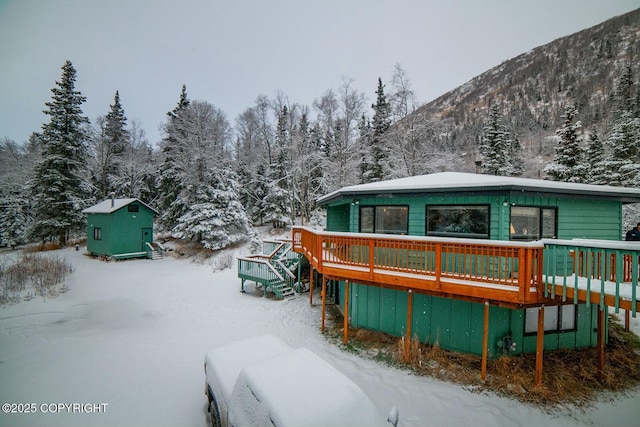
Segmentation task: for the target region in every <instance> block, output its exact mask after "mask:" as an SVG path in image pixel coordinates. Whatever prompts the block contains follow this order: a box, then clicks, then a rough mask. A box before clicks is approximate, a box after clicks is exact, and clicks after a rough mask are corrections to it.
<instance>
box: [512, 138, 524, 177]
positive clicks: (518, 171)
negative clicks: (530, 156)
mask: <svg viewBox="0 0 640 427" xmlns="http://www.w3.org/2000/svg"><path fill="white" fill-rule="evenodd" d="M509 142H510V143H509V169H508V171H509V176H521V175H522V174H523V173H524V157H523V156H522V144H520V139H519V138H518V135H516V134H513V138H511V139H510V140H509Z"/></svg>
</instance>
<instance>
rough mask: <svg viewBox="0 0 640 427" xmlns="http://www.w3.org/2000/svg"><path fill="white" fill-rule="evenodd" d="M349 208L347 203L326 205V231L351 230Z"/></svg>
mask: <svg viewBox="0 0 640 427" xmlns="http://www.w3.org/2000/svg"><path fill="white" fill-rule="evenodd" d="M349 208H350V205H349V204H342V205H336V206H328V207H327V231H353V230H350V228H349V225H350V224H349V222H350V221H349V211H350V209H349ZM355 231H356V232H357V231H358V229H357V228H356V230H355Z"/></svg>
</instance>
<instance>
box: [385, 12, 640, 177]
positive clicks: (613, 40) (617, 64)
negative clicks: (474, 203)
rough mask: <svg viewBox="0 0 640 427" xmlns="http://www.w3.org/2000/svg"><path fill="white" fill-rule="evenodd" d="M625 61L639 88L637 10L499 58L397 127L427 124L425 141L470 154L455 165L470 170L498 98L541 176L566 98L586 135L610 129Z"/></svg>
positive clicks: (531, 170) (530, 168)
mask: <svg viewBox="0 0 640 427" xmlns="http://www.w3.org/2000/svg"><path fill="white" fill-rule="evenodd" d="M627 66H630V67H631V69H632V73H633V76H634V78H635V82H636V87H637V86H638V77H640V9H637V10H635V11H632V12H629V13H627V14H625V15H621V16H618V17H615V18H612V19H610V20H607V21H605V22H603V23H601V24H599V25H596V26H594V27H591V28H588V29H585V30H583V31H580V32H577V33H575V34H572V35H569V36H566V37H563V38H560V39H557V40H555V41H553V42H551V43H548V44H546V45H543V46H540V47H537V48H535V49H532V50H530V51H529V52H526V53H523V54H521V55H519V56H517V57H515V58H512V59H509V60H507V61H505V62H503V63H502V64H500V65H498V66H496V67H494V68H492V69H490V70H488V71H486V72H485V73H483V74H481V75H479V76H477V77H475V78H474V79H472V80H470V81H469V82H467V83H465V84H464V85H462V86H460V87H458V88H456V89H454V90H452V91H450V92H448V93H446V94H444V95H442V96H440V97H439V98H437V99H435V100H433V101H432V102H429V103H427V104H425V105H423V106H422V107H420V108H418V109H417V110H416V111H415V112H414V113H413V114H411V115H410V116H408V117H407V118H405V119H404V121H403V122H404V126H403V123H400V124H399V126H398V128H399V129H397V130H396V132H406V130H401V129H403V128H404V129H408V128H411V127H412V126H415V125H409V126H407V125H406V124H407V123H421V124H422V126H425V125H424V124H428V125H427V126H428V127H429V129H430V130H431V131H430V132H422V134H423V135H425V136H423V138H431V139H432V140H433V139H434V138H435V140H436V141H431V142H430V144H431V145H432V146H433V145H435V146H438V147H440V148H441V149H445V150H448V151H455V152H467V153H475V154H474V155H467V156H464V164H463V165H460V164H458V165H456V167H457V168H458V169H464V170H474V169H475V166H474V161H475V160H476V159H477V158H478V154H477V148H476V145H477V141H478V140H479V138H481V136H482V128H483V126H484V123H485V121H486V120H487V118H488V116H489V108H490V106H491V105H492V103H494V102H497V103H498V104H500V105H501V107H502V112H503V115H504V119H505V124H506V125H507V126H510V127H511V128H512V129H513V130H514V131H515V132H516V133H517V135H518V137H519V138H520V141H521V143H522V145H523V148H524V150H525V157H526V158H527V159H528V160H527V165H526V168H527V169H526V172H525V176H538V175H539V174H540V171H541V170H542V169H543V168H544V165H545V164H546V163H547V162H548V161H549V160H550V158H551V157H552V156H553V148H554V139H553V138H549V137H553V136H554V134H555V130H556V129H557V128H559V127H560V125H561V123H562V114H563V109H564V105H565V103H567V102H571V103H575V104H576V105H577V107H578V112H579V114H578V117H577V118H578V120H580V121H581V122H582V125H583V128H582V130H583V131H584V132H587V131H589V130H590V129H591V127H592V126H593V125H594V124H595V125H596V126H597V127H598V130H599V132H600V135H603V134H605V133H606V132H607V130H608V128H609V125H610V124H611V122H612V117H613V112H612V105H611V99H612V94H613V91H614V89H615V84H616V81H617V79H618V78H619V77H620V74H621V72H622V69H623V67H627ZM637 93H638V94H640V91H637ZM434 129H436V130H435V131H434ZM427 135H428V136H427ZM405 136H408V135H406V134H405Z"/></svg>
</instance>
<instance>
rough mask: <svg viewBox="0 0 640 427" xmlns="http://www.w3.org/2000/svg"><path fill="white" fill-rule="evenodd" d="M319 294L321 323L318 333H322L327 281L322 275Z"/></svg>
mask: <svg viewBox="0 0 640 427" xmlns="http://www.w3.org/2000/svg"><path fill="white" fill-rule="evenodd" d="M320 294H321V295H322V322H321V326H320V332H324V309H325V306H326V303H327V279H326V278H325V277H324V275H322V288H320Z"/></svg>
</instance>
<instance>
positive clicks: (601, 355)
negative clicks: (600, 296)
mask: <svg viewBox="0 0 640 427" xmlns="http://www.w3.org/2000/svg"><path fill="white" fill-rule="evenodd" d="M604 313H605V311H604V310H603V309H602V307H600V306H599V305H598V332H597V346H598V379H599V380H600V381H604V327H605V323H604V322H605V316H604Z"/></svg>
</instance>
